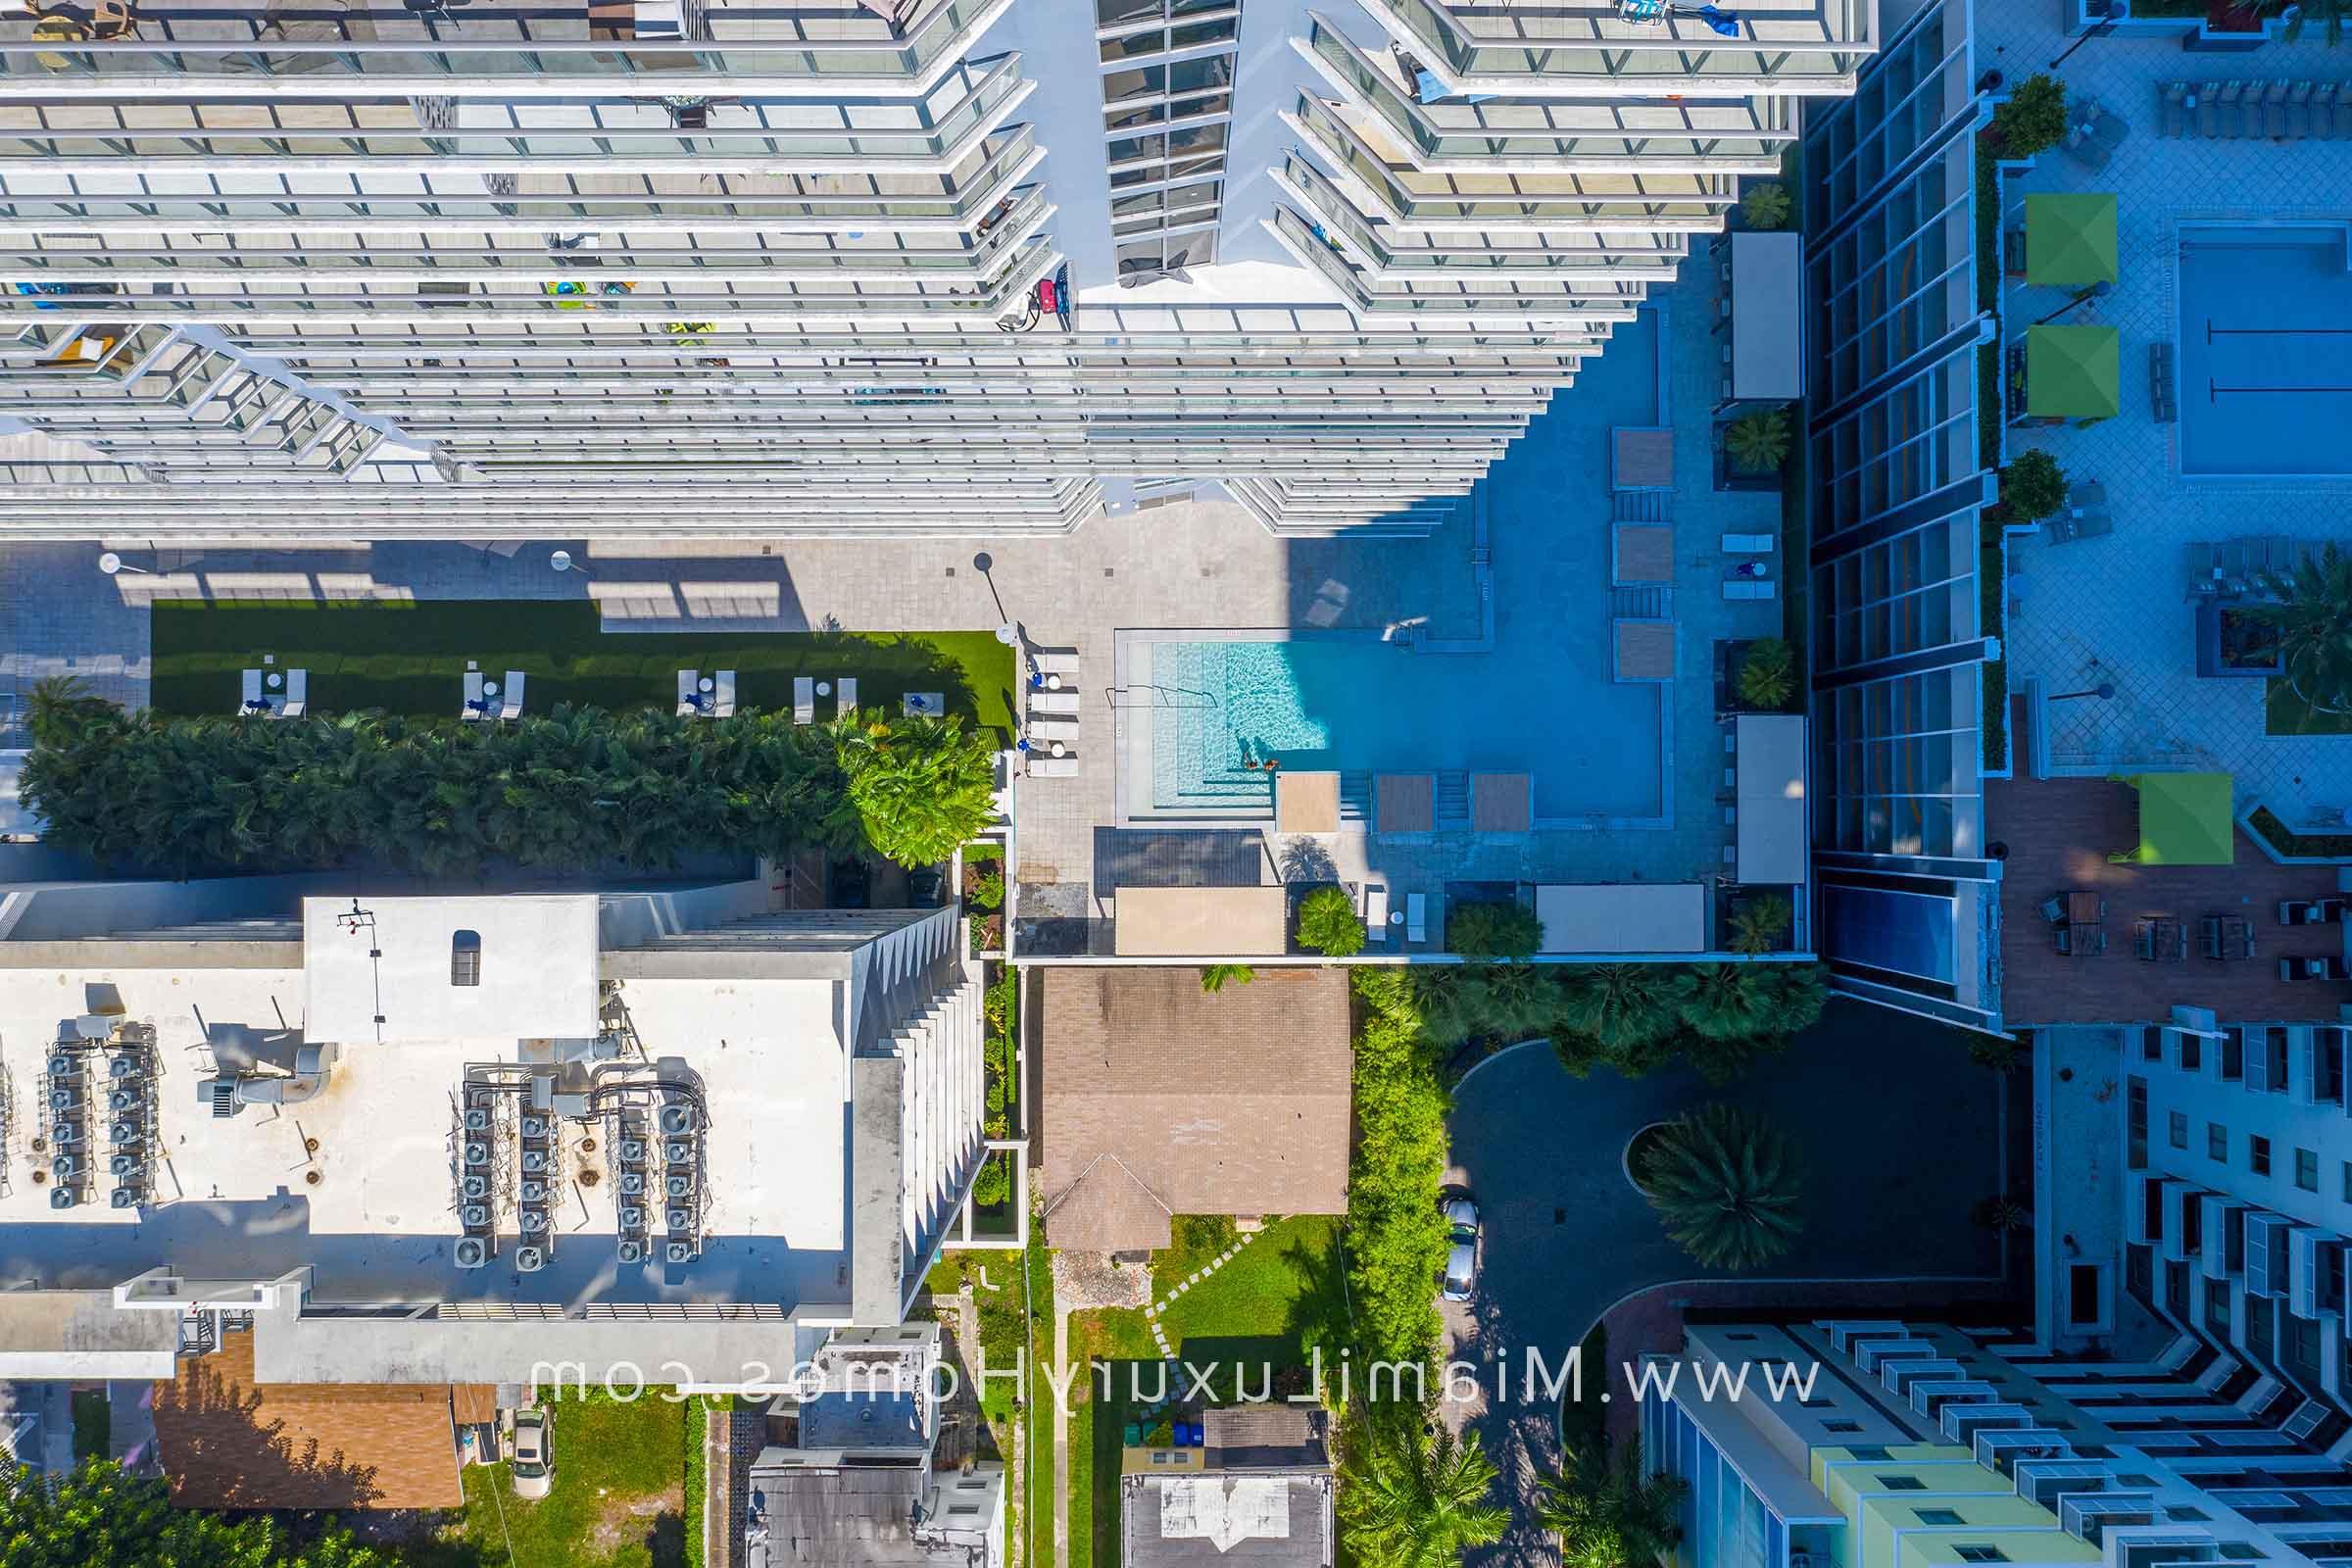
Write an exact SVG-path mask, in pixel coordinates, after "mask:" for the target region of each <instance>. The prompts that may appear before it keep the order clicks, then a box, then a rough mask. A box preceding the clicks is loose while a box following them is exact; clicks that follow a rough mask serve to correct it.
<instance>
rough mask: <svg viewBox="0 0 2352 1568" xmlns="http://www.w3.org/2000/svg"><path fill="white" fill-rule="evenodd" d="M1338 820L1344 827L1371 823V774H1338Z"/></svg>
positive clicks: (1363, 825) (1367, 825) (1359, 826)
mask: <svg viewBox="0 0 2352 1568" xmlns="http://www.w3.org/2000/svg"><path fill="white" fill-rule="evenodd" d="M1340 822H1341V825H1342V826H1345V827H1356V828H1368V827H1370V826H1371V825H1372V775H1371V774H1369V773H1360V772H1359V773H1342V774H1341V775H1340Z"/></svg>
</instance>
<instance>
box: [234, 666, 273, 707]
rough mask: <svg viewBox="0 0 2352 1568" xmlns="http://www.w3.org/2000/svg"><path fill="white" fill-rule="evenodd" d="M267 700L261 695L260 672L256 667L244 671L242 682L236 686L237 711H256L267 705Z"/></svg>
mask: <svg viewBox="0 0 2352 1568" xmlns="http://www.w3.org/2000/svg"><path fill="white" fill-rule="evenodd" d="M269 701H270V700H269V699H268V698H266V697H264V696H263V695H262V672H261V671H260V670H258V669H249V670H247V671H245V674H244V678H243V684H242V685H241V686H240V687H239V688H238V696H237V711H238V712H240V713H258V712H260V711H262V710H263V709H264V708H266V707H267V706H269Z"/></svg>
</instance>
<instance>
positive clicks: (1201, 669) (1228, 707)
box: [1128, 635, 1661, 818]
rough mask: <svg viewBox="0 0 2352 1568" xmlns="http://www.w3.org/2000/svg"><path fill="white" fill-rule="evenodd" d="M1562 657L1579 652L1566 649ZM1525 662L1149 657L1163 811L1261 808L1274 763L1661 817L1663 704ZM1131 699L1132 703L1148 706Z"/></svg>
mask: <svg viewBox="0 0 2352 1568" xmlns="http://www.w3.org/2000/svg"><path fill="white" fill-rule="evenodd" d="M1561 652H1563V653H1564V652H1566V650H1562V651H1561ZM1513 653H1514V657H1511V658H1507V659H1506V658H1503V657H1500V656H1497V655H1493V654H1416V653H1412V652H1409V651H1407V650H1405V649H1402V648H1399V647H1396V646H1393V645H1390V644H1387V643H1381V642H1376V641H1372V640H1369V639H1363V638H1355V637H1348V636H1332V637H1317V636H1312V635H1302V636H1299V637H1295V638H1292V639H1291V640H1288V641H1274V642H1247V641H1233V642H1224V641H1219V642H1199V641H1182V640H1170V641H1165V642H1161V641H1153V642H1152V643H1151V644H1150V661H1151V664H1150V668H1151V676H1150V684H1151V689H1152V690H1151V697H1150V699H1149V705H1150V710H1151V725H1152V798H1153V805H1154V806H1155V807H1156V808H1157V809H1161V810H1165V811H1179V810H1200V811H1205V812H1214V811H1218V810H1227V811H1232V810H1246V809H1263V807H1264V805H1265V802H1266V800H1267V795H1268V791H1267V786H1266V782H1265V776H1264V774H1262V773H1257V772H1252V771H1251V770H1250V769H1248V768H1247V767H1245V766H1244V765H1243V764H1244V763H1245V762H1247V761H1250V760H1264V759H1266V758H1268V757H1272V758H1275V759H1278V760H1280V761H1281V763H1282V765H1283V766H1284V767H1288V768H1314V769H1336V770H1338V771H1341V772H1367V773H1376V772H1399V773H1402V772H1423V773H1426V772H1444V771H1449V770H1462V771H1467V772H1525V773H1529V774H1532V775H1533V776H1534V786H1535V811H1536V815H1537V816H1539V817H1551V818H1573V817H1587V816H1612V817H1646V816H1652V815H1656V814H1658V812H1659V811H1660V809H1661V808H1660V782H1659V712H1658V702H1659V690H1660V688H1658V687H1656V686H1653V685H1616V684H1613V683H1602V684H1598V685H1594V686H1588V685H1585V684H1584V683H1582V682H1578V683H1576V685H1575V689H1574V692H1573V704H1572V706H1568V707H1563V706H1562V705H1563V701H1564V699H1566V698H1567V696H1568V695H1569V694H1568V693H1566V692H1564V691H1563V689H1562V686H1561V683H1560V680H1559V679H1557V678H1554V675H1547V674H1546V670H1547V669H1550V670H1552V671H1554V672H1555V673H1556V672H1558V671H1561V670H1564V669H1572V668H1575V667H1576V666H1575V665H1574V664H1567V665H1550V664H1546V663H1544V662H1543V657H1544V656H1542V655H1540V654H1538V653H1536V651H1535V650H1533V649H1530V648H1527V647H1525V646H1521V647H1519V648H1517V649H1515V650H1514V651H1513ZM1142 695H1143V694H1142V693H1140V692H1138V691H1136V690H1133V689H1130V691H1129V693H1128V702H1129V704H1130V705H1131V706H1132V705H1135V704H1137V703H1138V702H1139V700H1142Z"/></svg>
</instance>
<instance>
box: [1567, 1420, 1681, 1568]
mask: <svg viewBox="0 0 2352 1568" xmlns="http://www.w3.org/2000/svg"><path fill="white" fill-rule="evenodd" d="M1690 1491H1691V1487H1690V1483H1688V1482H1686V1481H1684V1480H1683V1479H1682V1477H1680V1476H1673V1475H1668V1474H1666V1473H1665V1472H1664V1471H1652V1472H1650V1473H1649V1474H1647V1475H1644V1474H1643V1473H1642V1443H1641V1440H1640V1439H1638V1438H1637V1439H1635V1440H1633V1441H1632V1442H1630V1443H1628V1444H1627V1445H1626V1446H1624V1447H1623V1448H1621V1449H1619V1450H1618V1456H1617V1462H1616V1463H1615V1464H1610V1463H1609V1462H1608V1461H1607V1460H1606V1458H1605V1457H1603V1456H1602V1455H1601V1454H1598V1453H1595V1452H1593V1451H1592V1450H1590V1449H1587V1450H1585V1451H1582V1452H1579V1451H1576V1450H1571V1451H1570V1452H1569V1454H1568V1457H1567V1459H1566V1460H1565V1461H1564V1462H1563V1463H1562V1464H1561V1466H1560V1473H1559V1474H1558V1475H1556V1476H1547V1477H1545V1478H1544V1495H1543V1497H1542V1499H1541V1500H1540V1501H1538V1502H1537V1504H1536V1522H1537V1523H1538V1524H1541V1525H1542V1526H1543V1527H1544V1529H1546V1530H1548V1531H1550V1532H1552V1533H1553V1534H1554V1535H1556V1536H1558V1537H1559V1538H1560V1560H1561V1562H1562V1563H1563V1564H1564V1565H1565V1568H1651V1565H1652V1564H1654V1563H1656V1562H1657V1561H1658V1560H1659V1558H1661V1557H1663V1556H1664V1555H1665V1554H1666V1553H1667V1552H1668V1551H1671V1550H1672V1549H1673V1548H1674V1546H1675V1544H1677V1543H1679V1542H1680V1541H1681V1540H1682V1539H1683V1527H1682V1523H1681V1514H1682V1505H1683V1499H1684V1498H1685V1497H1686V1496H1687V1495H1689V1494H1690Z"/></svg>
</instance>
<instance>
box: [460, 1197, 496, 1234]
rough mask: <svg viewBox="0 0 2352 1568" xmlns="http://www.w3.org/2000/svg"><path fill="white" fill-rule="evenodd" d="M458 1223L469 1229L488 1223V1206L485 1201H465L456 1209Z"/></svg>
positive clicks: (475, 1229) (473, 1229)
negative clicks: (461, 1206) (463, 1205)
mask: <svg viewBox="0 0 2352 1568" xmlns="http://www.w3.org/2000/svg"><path fill="white" fill-rule="evenodd" d="M458 1223H459V1224H461V1225H463V1226H465V1227H466V1229H467V1230H469V1231H478V1230H480V1229H482V1228H483V1227H484V1226H486V1225H488V1224H489V1223H490V1206H489V1205H488V1204H487V1203H467V1204H466V1206H465V1207H464V1208H461V1209H459V1210H458Z"/></svg>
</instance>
